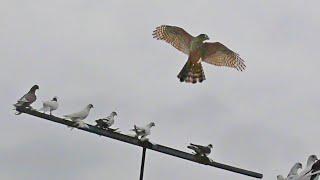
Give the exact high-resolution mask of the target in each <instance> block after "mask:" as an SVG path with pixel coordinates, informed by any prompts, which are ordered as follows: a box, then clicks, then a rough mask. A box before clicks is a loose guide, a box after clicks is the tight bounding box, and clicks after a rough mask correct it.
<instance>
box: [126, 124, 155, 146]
mask: <svg viewBox="0 0 320 180" xmlns="http://www.w3.org/2000/svg"><path fill="white" fill-rule="evenodd" d="M153 126H155V123H154V122H151V123H149V124H147V125H146V126H144V127H138V126H136V125H134V128H133V129H131V130H132V131H134V132H135V133H136V135H135V137H136V138H139V137H140V140H141V141H146V140H148V139H147V136H148V135H150V134H151V128H152V127H153Z"/></svg>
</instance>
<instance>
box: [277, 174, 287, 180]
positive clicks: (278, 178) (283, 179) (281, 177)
mask: <svg viewBox="0 0 320 180" xmlns="http://www.w3.org/2000/svg"><path fill="white" fill-rule="evenodd" d="M277 180H285V178H284V177H283V176H282V175H278V176H277Z"/></svg>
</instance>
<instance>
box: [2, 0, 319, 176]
mask: <svg viewBox="0 0 320 180" xmlns="http://www.w3.org/2000/svg"><path fill="white" fill-rule="evenodd" d="M0 2H1V5H0V27H1V28H0V62H1V65H2V66H1V71H0V75H1V76H0V79H1V82H2V86H1V87H2V93H1V99H2V108H1V109H0V112H1V121H2V124H1V126H0V135H1V137H2V140H1V143H0V179H10V180H21V179H24V180H34V179H47V180H56V179H66V180H68V179H78V180H87V179H119V180H127V179H138V175H139V168H140V158H141V157H140V156H141V149H139V148H136V147H133V146H130V145H126V144H124V143H121V142H116V141H114V140H110V139H106V138H102V137H98V136H94V135H91V134H88V133H85V132H82V131H79V130H73V131H70V130H68V129H67V127H64V126H61V125H58V124H54V123H50V122H47V121H41V120H39V119H36V118H33V117H30V116H28V115H21V116H14V115H13V111H12V106H11V104H13V103H14V102H15V101H16V99H18V98H20V96H21V95H23V94H24V93H25V92H26V91H28V90H29V88H30V87H31V86H32V85H33V84H39V86H40V90H39V92H38V101H37V102H36V103H35V104H34V107H40V106H41V101H42V100H47V99H49V98H52V97H53V96H55V95H56V96H58V97H59V98H60V104H61V106H60V109H59V110H58V111H57V112H56V114H57V115H60V116H61V115H63V114H67V113H70V112H73V111H77V110H79V109H81V108H83V107H84V106H85V105H87V104H89V103H92V104H93V105H94V106H95V109H93V111H92V113H91V114H90V116H89V118H88V121H87V122H89V123H93V119H95V118H98V117H102V116H105V115H107V114H109V113H110V112H111V111H113V110H116V111H117V112H118V114H119V116H118V119H117V121H116V124H115V125H116V126H117V127H119V128H121V129H122V130H123V131H124V132H125V133H127V132H128V131H127V129H129V128H131V127H132V125H133V124H138V125H142V124H145V123H147V122H149V121H154V122H155V123H156V127H155V128H154V129H153V134H152V136H151V139H152V140H153V141H154V142H157V143H160V144H164V145H168V146H172V147H174V148H178V149H181V150H187V149H186V148H185V147H186V146H187V144H188V143H189V142H196V143H200V144H208V143H212V144H213V146H214V150H213V154H212V155H211V156H210V157H212V158H213V159H214V160H216V161H218V162H222V163H228V164H230V165H235V166H239V167H242V168H246V169H249V170H254V171H258V172H262V173H263V174H264V176H265V178H264V179H276V175H278V174H283V175H286V173H287V172H288V170H289V168H290V167H291V166H292V165H293V163H295V162H296V161H302V162H303V163H305V160H306V158H307V156H308V155H309V154H317V153H319V149H320V144H319V143H315V142H316V141H317V140H316V139H315V138H316V137H318V135H319V133H318V131H319V118H318V117H319V107H320V97H319V92H320V85H319V79H318V77H319V76H320V73H319V70H318V69H319V65H320V61H319V41H320V36H319V32H320V23H319V22H320V18H319V17H320V11H319V5H320V3H319V2H318V1H316V0H309V1H295V0H283V1H276V0H273V1H256V0H243V1H231V0H226V1H213V0H197V1H194V2H186V1H182V0H181V1H174V0H168V1H167V0H161V1H160V0H157V1H138V0H136V1H122V0H117V1H106V0H90V1H88V0H68V1H63V0H55V1H52V0H51V1H48V0H30V1H18V0H0ZM162 24H170V25H176V26H181V27H183V28H184V29H186V30H187V31H188V32H189V33H191V34H193V35H197V34H200V33H206V34H208V35H209V37H210V38H211V41H219V42H222V43H223V44H225V45H226V46H228V47H229V48H231V49H233V50H234V51H236V52H238V53H239V54H240V55H241V57H242V58H243V59H245V61H246V65H247V70H246V71H245V72H243V73H241V72H237V71H236V70H233V69H227V68H219V67H214V66H212V65H209V64H205V65H204V70H205V74H206V78H207V80H206V81H204V82H203V83H202V84H196V85H190V84H182V83H180V82H179V80H178V79H177V78H176V75H177V74H178V72H179V71H180V69H181V68H182V66H183V65H184V63H185V60H186V59H187V57H186V56H185V55H184V54H182V53H180V52H178V51H177V50H175V49H174V48H173V47H171V46H170V45H168V44H166V43H164V42H160V41H156V40H155V39H153V38H152V35H151V34H152V31H153V29H154V28H155V27H156V26H158V25H162ZM317 155H318V156H320V154H317ZM145 179H147V180H151V179H152V180H162V179H168V180H170V179H172V180H176V179H237V180H248V179H251V178H248V177H246V176H242V175H238V174H234V173H231V172H227V171H223V170H219V169H215V168H211V167H206V166H202V165H198V164H195V163H191V162H188V161H184V160H180V159H177V158H173V157H169V156H167V155H162V154H159V153H156V152H151V151H149V152H147V161H146V168H145ZM252 179H253V178H252Z"/></svg>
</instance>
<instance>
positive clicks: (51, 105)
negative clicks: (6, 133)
mask: <svg viewBox="0 0 320 180" xmlns="http://www.w3.org/2000/svg"><path fill="white" fill-rule="evenodd" d="M38 89H39V86H38V85H34V86H32V88H31V89H30V90H29V91H28V92H27V93H26V94H25V95H24V96H22V97H21V98H20V99H19V100H18V101H17V103H16V104H14V106H15V109H16V108H18V107H25V108H30V109H32V110H35V109H33V108H32V107H31V104H32V103H34V102H35V101H36V100H37V96H36V90H38ZM58 107H59V103H58V98H57V97H56V96H55V97H53V98H52V99H51V100H48V101H44V102H43V103H42V107H41V108H40V109H39V110H38V111H43V112H44V113H46V112H49V114H50V115H52V112H53V111H55V110H57V109H58ZM92 108H93V105H92V104H89V105H87V106H86V107H85V108H84V109H83V110H81V111H78V112H75V113H72V114H68V115H64V117H65V118H66V119H69V120H71V121H73V122H74V125H75V126H76V127H77V128H89V126H88V125H87V124H86V123H85V122H84V121H83V120H84V119H85V118H87V117H88V115H89V112H90V110H91V109H92ZM19 114H21V112H17V113H16V115H19ZM115 116H117V113H116V112H112V113H111V114H110V115H109V116H107V117H105V118H101V119H97V120H95V122H96V125H95V126H96V127H98V128H100V129H104V130H110V131H116V130H118V129H112V128H111V126H112V125H113V124H114V118H115ZM153 126H155V123H154V122H151V123H148V124H147V125H146V126H142V127H140V126H136V125H134V128H133V129H131V131H133V132H135V135H134V137H136V138H139V139H140V140H141V141H148V140H149V139H148V138H147V136H149V135H150V134H151V128H152V127H153ZM188 148H189V149H192V150H193V151H194V154H195V155H196V156H199V157H207V156H208V155H209V154H210V153H211V149H212V145H211V144H209V145H208V146H201V145H197V144H192V143H191V144H190V145H189V146H188Z"/></svg>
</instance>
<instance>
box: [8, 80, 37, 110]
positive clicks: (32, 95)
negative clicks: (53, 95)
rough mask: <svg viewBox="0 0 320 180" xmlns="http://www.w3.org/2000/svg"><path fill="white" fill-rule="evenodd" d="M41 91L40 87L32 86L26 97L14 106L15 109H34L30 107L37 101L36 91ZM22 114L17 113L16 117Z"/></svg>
mask: <svg viewBox="0 0 320 180" xmlns="http://www.w3.org/2000/svg"><path fill="white" fill-rule="evenodd" d="M37 89H39V86H38V85H34V86H32V88H31V89H30V90H29V91H28V92H27V93H26V94H25V95H24V96H22V97H21V98H20V99H19V100H18V101H17V103H16V104H14V106H15V108H17V107H28V108H32V107H31V106H30V105H31V104H32V103H33V102H35V101H36V100H37V96H36V90H37ZM19 114H21V113H20V112H17V113H16V115H19Z"/></svg>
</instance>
